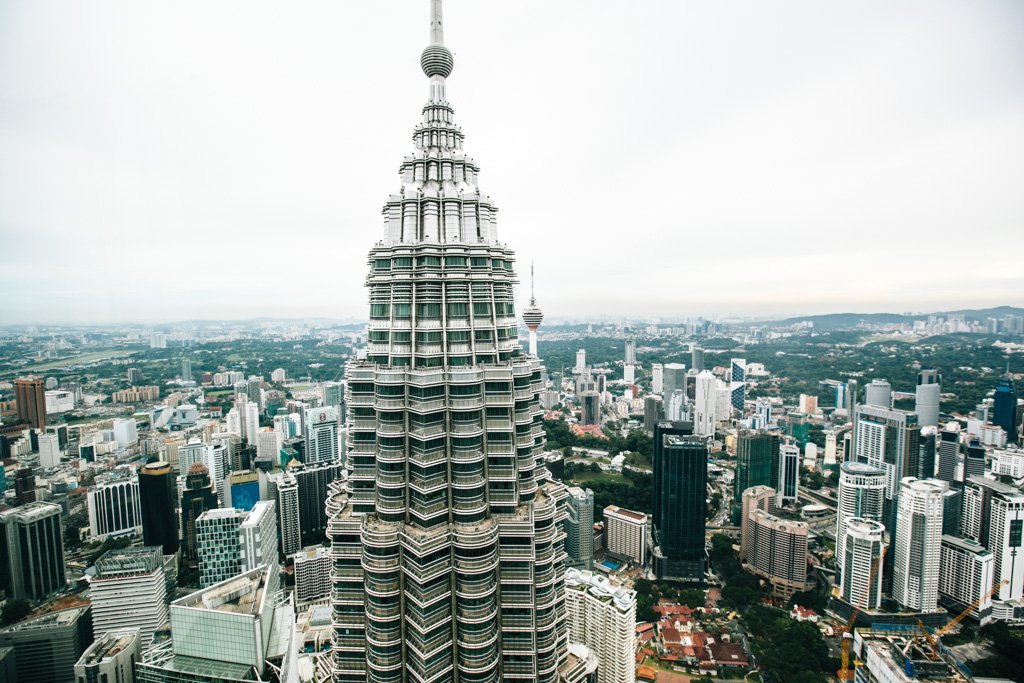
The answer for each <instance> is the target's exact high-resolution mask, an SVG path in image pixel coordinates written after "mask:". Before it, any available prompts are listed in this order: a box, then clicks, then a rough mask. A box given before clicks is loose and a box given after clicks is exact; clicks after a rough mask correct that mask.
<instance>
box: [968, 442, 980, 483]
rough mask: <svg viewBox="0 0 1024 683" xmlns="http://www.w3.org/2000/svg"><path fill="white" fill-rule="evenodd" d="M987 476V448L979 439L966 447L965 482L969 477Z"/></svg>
mask: <svg viewBox="0 0 1024 683" xmlns="http://www.w3.org/2000/svg"><path fill="white" fill-rule="evenodd" d="M983 476H985V447H984V446H982V445H981V442H980V441H978V439H976V438H974V439H971V440H970V441H968V442H967V445H966V446H965V447H964V480H965V481H966V480H967V477H983Z"/></svg>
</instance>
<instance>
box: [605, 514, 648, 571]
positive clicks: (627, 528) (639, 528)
mask: <svg viewBox="0 0 1024 683" xmlns="http://www.w3.org/2000/svg"><path fill="white" fill-rule="evenodd" d="M604 528H605V543H606V548H607V551H608V552H610V553H614V554H616V555H619V556H621V557H628V558H630V559H631V560H633V562H636V563H637V564H639V565H643V564H644V563H646V562H647V515H645V514H644V513H642V512H633V511H632V510H625V509H623V508H620V507H619V506H618V505H609V506H608V507H606V508H605V509H604Z"/></svg>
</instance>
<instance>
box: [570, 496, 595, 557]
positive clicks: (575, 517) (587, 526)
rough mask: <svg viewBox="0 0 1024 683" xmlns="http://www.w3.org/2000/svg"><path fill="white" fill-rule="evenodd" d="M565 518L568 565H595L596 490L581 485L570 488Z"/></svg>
mask: <svg viewBox="0 0 1024 683" xmlns="http://www.w3.org/2000/svg"><path fill="white" fill-rule="evenodd" d="M567 493H568V497H567V505H566V509H567V511H568V513H569V514H568V515H567V516H566V518H565V554H566V556H567V559H566V565H567V566H569V567H575V568H577V569H593V566H594V492H593V491H591V490H590V489H583V488H580V487H579V486H571V487H569V489H568V492H567Z"/></svg>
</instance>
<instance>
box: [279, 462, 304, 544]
mask: <svg viewBox="0 0 1024 683" xmlns="http://www.w3.org/2000/svg"><path fill="white" fill-rule="evenodd" d="M277 520H278V523H277V527H278V530H279V531H278V533H279V535H280V537H281V538H280V541H281V553H282V554H283V555H284V556H285V557H287V556H288V555H291V554H292V553H295V552H298V550H299V549H300V548H302V525H301V522H300V521H299V484H298V482H296V481H295V477H294V476H293V475H292V474H291V473H290V472H285V473H284V474H283V475H282V476H281V478H280V479H278V481H277Z"/></svg>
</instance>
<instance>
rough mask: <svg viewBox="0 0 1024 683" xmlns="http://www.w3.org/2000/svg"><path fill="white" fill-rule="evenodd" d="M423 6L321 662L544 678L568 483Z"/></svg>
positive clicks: (369, 674) (465, 678)
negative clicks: (556, 477) (547, 450)
mask: <svg viewBox="0 0 1024 683" xmlns="http://www.w3.org/2000/svg"><path fill="white" fill-rule="evenodd" d="M431 9H432V12H431V30H430V37H431V41H430V44H429V45H428V46H427V48H426V49H425V50H424V51H423V54H422V56H421V60H420V64H421V66H422V68H423V70H424V73H425V74H426V75H427V77H428V78H429V81H430V92H429V98H428V100H427V103H426V105H425V106H424V107H423V121H422V123H420V124H419V125H417V126H416V128H415V129H414V132H413V142H414V144H415V149H414V150H413V152H412V153H411V154H409V155H408V156H406V157H405V158H404V159H403V160H402V163H401V167H400V171H399V174H400V178H401V185H400V187H399V189H398V191H396V192H395V193H394V194H392V195H391V196H390V197H389V198H388V200H387V202H386V204H385V206H384V210H383V214H384V234H383V235H382V237H381V239H380V241H379V242H377V244H376V245H375V246H374V247H373V248H372V249H371V251H370V255H369V259H368V262H369V265H370V272H369V275H368V277H367V285H368V287H369V293H370V316H369V317H370V322H369V326H368V349H367V353H366V356H365V358H361V359H357V360H353V361H351V362H350V363H349V364H348V366H347V367H346V380H347V387H346V395H345V403H346V406H347V409H348V420H347V424H348V427H349V442H348V453H347V465H348V471H349V475H348V478H347V479H346V480H339V481H336V482H334V484H333V485H332V487H331V492H330V496H329V498H328V502H327V513H328V516H329V528H328V533H329V536H330V538H331V541H332V557H333V559H334V565H333V574H332V581H333V590H332V594H331V595H332V608H333V609H332V615H333V622H334V641H333V648H332V666H333V680H334V683H346V682H349V681H351V682H353V683H354V682H356V681H358V682H360V683H362V682H363V681H367V682H369V683H391V682H394V683H398V682H402V683H425V682H426V681H453V680H458V681H460V682H461V683H485V682H495V683H497V681H509V682H511V681H523V682H524V683H525V682H526V681H531V682H540V683H554V681H556V680H557V677H558V669H559V667H560V666H561V665H562V664H563V663H564V662H565V661H566V659H567V636H566V627H565V588H564V581H563V573H564V561H565V553H564V549H563V542H564V538H565V533H564V531H563V529H562V520H563V518H564V515H565V497H566V493H565V487H564V486H563V485H561V484H559V483H556V482H553V481H551V480H550V475H549V474H548V472H547V470H546V469H545V468H544V467H543V466H542V465H541V464H540V463H539V459H540V456H541V453H542V452H543V450H544V433H543V430H542V428H541V423H542V420H543V410H542V408H541V406H540V394H541V391H542V390H543V368H542V366H541V363H540V361H539V360H538V359H537V358H536V357H533V356H528V355H526V354H524V353H523V352H522V349H521V347H520V345H519V341H518V339H517V334H518V332H517V330H518V325H517V321H516V315H515V304H514V300H513V287H514V285H515V283H516V275H515V272H514V271H513V259H514V254H513V252H512V251H511V250H510V249H509V248H508V247H507V246H505V245H504V244H503V243H502V242H501V241H499V239H498V235H497V229H496V218H497V209H496V207H495V206H494V203H493V202H492V201H491V198H490V197H489V196H487V195H486V194H484V193H483V192H481V190H480V188H479V185H478V182H479V180H478V179H479V172H480V168H479V166H478V165H477V164H476V162H475V161H474V160H473V159H472V157H470V156H468V155H467V154H466V153H465V151H464V150H463V137H464V136H463V133H462V130H461V128H459V127H458V126H457V125H456V124H455V122H454V119H453V109H452V107H451V104H450V103H449V102H448V99H447V95H446V78H447V77H448V75H449V74H450V73H451V71H452V68H453V65H454V60H453V57H452V54H451V52H450V51H449V50H448V48H447V47H445V45H444V40H443V31H442V15H441V3H440V0H432V3H431Z"/></svg>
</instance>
